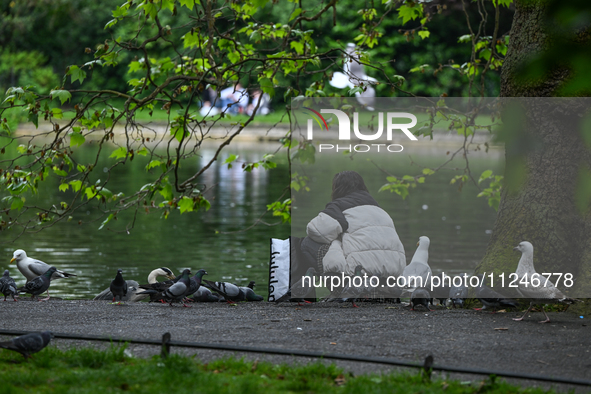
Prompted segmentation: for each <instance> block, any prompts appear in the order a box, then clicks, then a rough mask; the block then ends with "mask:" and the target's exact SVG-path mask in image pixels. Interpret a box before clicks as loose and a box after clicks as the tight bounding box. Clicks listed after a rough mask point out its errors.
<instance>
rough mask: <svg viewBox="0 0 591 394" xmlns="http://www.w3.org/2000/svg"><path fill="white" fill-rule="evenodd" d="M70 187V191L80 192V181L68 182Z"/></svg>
mask: <svg viewBox="0 0 591 394" xmlns="http://www.w3.org/2000/svg"><path fill="white" fill-rule="evenodd" d="M70 185H72V190H74V191H75V192H78V191H79V190H80V188H81V187H82V181H78V180H76V181H70Z"/></svg>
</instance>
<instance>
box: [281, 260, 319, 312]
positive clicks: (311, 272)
mask: <svg viewBox="0 0 591 394" xmlns="http://www.w3.org/2000/svg"><path fill="white" fill-rule="evenodd" d="M315 275H316V269H314V267H310V268H308V269H307V270H306V274H305V275H304V276H303V277H302V278H299V279H298V280H297V281H295V283H293V284H292V285H291V287H290V288H289V290H288V291H287V293H285V294H284V295H282V296H281V297H279V298H278V299H277V300H275V303H276V304H278V303H280V302H285V301H293V302H297V303H298V304H299V303H301V302H305V303H308V304H309V303H310V301H307V300H306V298H312V294H314V292H313V290H314V286H313V283H312V282H313V281H314V276H315ZM305 277H308V278H310V281H308V280H307V279H306V280H304V278H305Z"/></svg>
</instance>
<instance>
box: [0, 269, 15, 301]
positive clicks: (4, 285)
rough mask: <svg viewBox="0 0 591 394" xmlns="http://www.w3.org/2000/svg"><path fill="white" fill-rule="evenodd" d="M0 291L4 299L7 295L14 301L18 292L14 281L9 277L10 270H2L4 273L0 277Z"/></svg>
mask: <svg viewBox="0 0 591 394" xmlns="http://www.w3.org/2000/svg"><path fill="white" fill-rule="evenodd" d="M0 293H2V294H3V295H4V301H6V297H7V296H11V297H12V299H13V300H15V301H16V297H17V296H18V292H17V291H16V283H15V282H14V279H12V278H11V277H10V271H8V270H6V271H4V275H3V276H2V277H1V278H0Z"/></svg>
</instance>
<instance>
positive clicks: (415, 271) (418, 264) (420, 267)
mask: <svg viewBox="0 0 591 394" xmlns="http://www.w3.org/2000/svg"><path fill="white" fill-rule="evenodd" d="M430 242H431V241H430V240H429V238H428V237H425V236H422V237H419V242H417V246H418V247H417V250H416V252H415V254H414V255H413V256H412V259H411V261H410V264H409V265H407V266H406V267H404V271H402V276H403V277H404V278H405V279H406V281H405V282H406V287H407V288H410V290H408V291H410V292H412V291H413V290H414V289H415V288H417V287H424V286H426V285H427V283H428V280H429V278H430V277H431V275H432V272H431V267H429V263H428V260H429V243H430ZM411 278H412V279H411ZM419 278H420V279H419Z"/></svg>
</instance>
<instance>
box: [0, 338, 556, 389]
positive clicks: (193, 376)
mask: <svg viewBox="0 0 591 394" xmlns="http://www.w3.org/2000/svg"><path fill="white" fill-rule="evenodd" d="M0 380H1V381H2V384H1V385H0V394H4V393H30V392H35V393H113V392H123V391H126V392H130V393H142V394H144V393H166V392H174V393H216V394H219V393H278V392H281V393H284V392H306V393H322V394H328V393H360V392H371V393H443V392H445V393H545V392H549V391H543V390H540V389H532V388H525V389H524V388H520V387H517V386H513V385H509V384H507V383H504V382H502V381H501V380H499V379H494V378H491V377H489V378H484V379H483V380H482V379H478V378H475V380H474V381H471V382H460V381H457V380H442V379H433V380H429V379H427V378H426V377H425V376H423V375H422V374H420V373H417V372H416V371H411V370H409V371H408V372H406V373H383V374H371V375H359V376H353V375H352V374H350V373H345V372H343V371H342V370H341V369H339V368H337V367H336V366H335V365H333V364H331V365H325V364H322V363H312V364H307V365H296V366H293V365H287V364H272V363H267V362H256V361H254V362H250V361H244V360H237V359H233V358H228V359H222V360H217V361H213V362H210V363H201V362H199V361H198V360H197V359H196V358H193V357H185V356H179V355H174V354H173V355H171V356H170V357H168V358H167V359H164V360H163V359H161V358H160V357H152V358H149V359H143V358H134V357H127V356H126V355H125V347H114V346H113V347H111V348H110V349H108V350H97V349H94V348H76V349H71V350H66V351H62V350H58V349H56V348H54V347H51V346H50V347H48V348H46V349H44V350H43V351H41V352H40V353H37V354H35V355H33V358H32V359H31V360H30V361H29V362H26V361H24V359H23V358H22V357H21V356H20V355H19V354H17V353H14V352H10V351H8V350H0Z"/></svg>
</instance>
